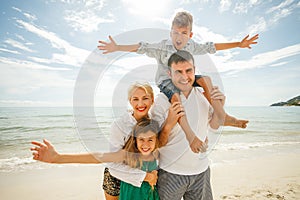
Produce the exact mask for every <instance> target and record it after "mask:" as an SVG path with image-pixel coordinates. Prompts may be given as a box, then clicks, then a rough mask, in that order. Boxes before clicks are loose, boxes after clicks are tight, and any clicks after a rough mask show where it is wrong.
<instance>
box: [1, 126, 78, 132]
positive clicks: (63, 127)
mask: <svg viewBox="0 0 300 200" xmlns="http://www.w3.org/2000/svg"><path fill="white" fill-rule="evenodd" d="M52 129H74V127H73V126H46V127H28V126H11V127H1V128H0V132H1V131H11V130H15V131H23V132H29V131H45V130H52Z"/></svg>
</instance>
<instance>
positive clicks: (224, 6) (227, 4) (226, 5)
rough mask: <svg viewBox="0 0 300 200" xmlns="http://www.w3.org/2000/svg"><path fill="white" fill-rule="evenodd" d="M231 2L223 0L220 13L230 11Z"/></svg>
mask: <svg viewBox="0 0 300 200" xmlns="http://www.w3.org/2000/svg"><path fill="white" fill-rule="evenodd" d="M231 4H232V3H231V0H221V2H220V6H219V11H220V12H221V13H222V12H224V11H227V10H229V8H230V6H231Z"/></svg>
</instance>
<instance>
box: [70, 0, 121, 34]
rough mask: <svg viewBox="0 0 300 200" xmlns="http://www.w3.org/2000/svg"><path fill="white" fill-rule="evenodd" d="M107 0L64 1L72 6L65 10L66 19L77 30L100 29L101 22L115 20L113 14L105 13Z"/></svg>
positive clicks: (89, 30) (86, 31)
mask: <svg viewBox="0 0 300 200" xmlns="http://www.w3.org/2000/svg"><path fill="white" fill-rule="evenodd" d="M105 2H106V1H104V0H89V1H67V2H64V3H68V4H69V5H70V6H71V7H72V9H69V10H66V11H65V16H64V19H65V20H66V22H67V23H68V24H69V25H70V26H71V27H72V28H73V29H74V30H75V31H81V32H85V33H90V32H93V31H98V30H99V24H102V23H113V22H114V21H115V20H114V16H113V14H111V13H106V14H104V13H103V8H104V6H105ZM103 16H106V17H103Z"/></svg>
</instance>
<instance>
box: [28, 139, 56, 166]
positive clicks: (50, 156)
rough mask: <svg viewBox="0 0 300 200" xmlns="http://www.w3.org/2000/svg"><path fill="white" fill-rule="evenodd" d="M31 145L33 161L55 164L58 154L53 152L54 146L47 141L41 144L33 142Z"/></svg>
mask: <svg viewBox="0 0 300 200" xmlns="http://www.w3.org/2000/svg"><path fill="white" fill-rule="evenodd" d="M31 144H33V145H35V146H34V147H31V148H30V150H31V151H32V155H33V159H34V160H38V161H41V162H46V163H55V162H56V160H57V158H58V156H59V153H58V152H57V151H56V150H55V148H54V146H53V145H52V144H51V143H50V142H49V141H48V140H45V139H44V140H43V143H40V142H36V141H33V142H31Z"/></svg>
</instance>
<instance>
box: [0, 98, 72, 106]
mask: <svg viewBox="0 0 300 200" xmlns="http://www.w3.org/2000/svg"><path fill="white" fill-rule="evenodd" d="M71 105H72V101H69V102H66V101H63V102H50V101H32V100H13V99H9V100H0V106H1V107H23V106H33V107H40V106H51V107H52V106H53V107H54V106H55V107H57V106H71Z"/></svg>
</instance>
